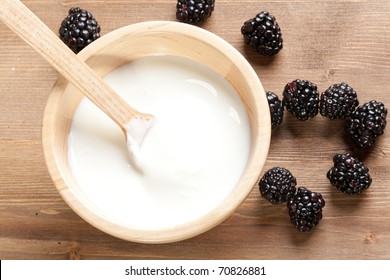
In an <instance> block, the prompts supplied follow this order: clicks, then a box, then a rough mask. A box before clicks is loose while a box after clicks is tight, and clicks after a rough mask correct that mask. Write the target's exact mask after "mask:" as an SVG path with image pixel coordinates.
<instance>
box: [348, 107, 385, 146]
mask: <svg viewBox="0 0 390 280" xmlns="http://www.w3.org/2000/svg"><path fill="white" fill-rule="evenodd" d="M386 117H387V109H386V108H385V105H384V104H383V103H381V102H377V101H375V100H373V101H370V102H368V103H365V104H363V105H361V106H359V107H358V108H357V109H356V111H355V112H354V113H353V114H352V115H351V116H350V117H349V118H347V122H346V126H345V130H346V133H347V135H349V136H350V137H351V138H352V141H353V142H354V143H355V144H357V145H358V146H359V147H360V148H368V147H370V146H372V145H373V144H374V143H375V139H376V138H377V137H378V136H381V135H382V134H383V132H384V130H385V127H386Z"/></svg>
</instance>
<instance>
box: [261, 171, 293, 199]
mask: <svg viewBox="0 0 390 280" xmlns="http://www.w3.org/2000/svg"><path fill="white" fill-rule="evenodd" d="M296 185H297V180H296V179H295V177H294V176H293V175H292V174H291V172H290V171H289V170H287V169H285V168H283V167H274V168H272V169H270V170H268V171H267V172H266V173H265V174H264V176H263V177H262V178H261V180H260V182H259V190H260V193H261V196H263V197H264V198H265V199H267V200H268V201H269V202H271V203H272V204H280V203H283V202H286V201H287V200H290V199H291V198H292V197H293V195H294V193H295V191H296V188H295V186H296Z"/></svg>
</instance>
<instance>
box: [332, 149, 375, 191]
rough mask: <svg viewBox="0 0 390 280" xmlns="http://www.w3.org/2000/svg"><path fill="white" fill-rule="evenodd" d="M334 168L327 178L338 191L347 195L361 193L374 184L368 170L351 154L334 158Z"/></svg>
mask: <svg viewBox="0 0 390 280" xmlns="http://www.w3.org/2000/svg"><path fill="white" fill-rule="evenodd" d="M333 162H334V167H332V168H331V169H330V170H329V171H328V173H327V175H326V176H327V177H328V179H329V181H330V183H331V184H332V185H333V186H335V187H336V188H337V189H338V190H340V191H342V192H343V193H347V194H357V193H361V192H362V191H364V190H365V189H367V188H368V187H369V186H370V185H371V182H372V179H371V177H370V174H369V173H368V171H369V170H368V168H367V167H365V166H364V165H363V163H362V162H361V161H359V160H358V159H357V158H356V157H354V156H352V155H350V154H337V155H335V156H334V157H333Z"/></svg>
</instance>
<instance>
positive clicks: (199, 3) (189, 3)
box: [176, 0, 215, 25]
mask: <svg viewBox="0 0 390 280" xmlns="http://www.w3.org/2000/svg"><path fill="white" fill-rule="evenodd" d="M214 5H215V0H178V1H177V4H176V18H177V20H179V21H181V22H184V23H191V24H198V25H199V24H202V23H203V22H204V21H205V19H207V18H208V17H210V16H211V13H212V12H213V11H214Z"/></svg>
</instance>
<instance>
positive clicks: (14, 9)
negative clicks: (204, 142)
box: [0, 0, 149, 131]
mask: <svg viewBox="0 0 390 280" xmlns="http://www.w3.org/2000/svg"><path fill="white" fill-rule="evenodd" d="M0 19H1V20H2V21H3V22H4V23H5V24H6V25H8V27H9V28H10V29H11V30H13V31H14V32H15V33H16V34H18V35H19V36H20V37H21V38H22V39H23V40H24V41H26V42H27V43H28V44H29V45H31V46H32V47H33V48H34V49H35V50H36V51H37V52H38V53H40V54H41V55H42V56H43V57H44V58H45V59H46V60H47V61H48V62H49V63H50V64H51V65H52V66H53V67H54V68H55V69H56V70H57V71H58V72H60V73H61V74H62V75H63V76H64V77H65V78H66V79H67V80H68V81H70V82H71V83H72V84H73V85H74V86H76V87H77V89H78V90H80V91H81V92H82V93H83V94H84V95H85V96H86V97H88V98H89V99H90V100H91V101H92V102H93V103H95V104H96V106H98V107H99V108H100V109H101V110H102V111H103V112H104V113H106V114H107V115H108V116H109V117H111V119H113V120H114V121H115V122H116V123H117V124H118V125H119V126H120V127H121V128H122V130H124V131H125V130H126V125H127V124H128V123H129V122H130V120H132V119H134V118H136V119H142V118H143V117H145V118H149V115H143V114H141V113H139V112H138V111H136V110H135V109H133V108H131V107H130V106H129V105H128V104H127V103H126V102H125V101H124V100H123V99H122V98H121V97H119V96H118V95H117V94H116V93H115V92H114V91H113V90H112V89H111V87H110V86H109V85H107V83H106V82H105V81H103V80H102V78H101V77H100V76H98V75H97V74H96V73H95V72H94V71H93V70H92V69H91V68H90V67H89V66H88V65H87V64H86V63H85V62H83V61H81V60H80V59H79V58H78V57H77V55H75V54H74V53H73V51H72V50H70V49H69V48H68V47H67V46H66V45H65V44H64V43H63V42H62V41H61V40H60V39H59V38H58V36H57V35H55V34H54V33H53V32H52V31H51V30H50V29H49V28H48V27H47V26H46V25H45V24H44V23H43V22H42V21H41V20H40V19H39V18H38V17H37V16H36V15H35V14H34V13H33V12H31V11H30V10H29V9H28V8H27V7H26V6H25V5H24V4H23V3H21V2H20V1H19V0H1V1H0ZM75 69H76V70H77V71H75Z"/></svg>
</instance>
